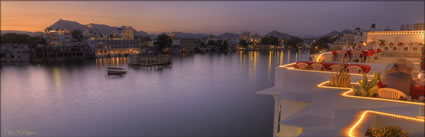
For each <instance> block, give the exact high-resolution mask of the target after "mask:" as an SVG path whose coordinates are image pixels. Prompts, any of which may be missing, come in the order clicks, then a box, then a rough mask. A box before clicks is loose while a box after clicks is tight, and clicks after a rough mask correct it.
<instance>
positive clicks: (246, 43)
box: [239, 39, 248, 48]
mask: <svg viewBox="0 0 425 137" xmlns="http://www.w3.org/2000/svg"><path fill="white" fill-rule="evenodd" d="M239 46H241V47H243V48H247V47H248V42H246V41H245V40H243V39H241V40H240V41H239Z"/></svg>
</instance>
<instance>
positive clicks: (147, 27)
mask: <svg viewBox="0 0 425 137" xmlns="http://www.w3.org/2000/svg"><path fill="white" fill-rule="evenodd" d="M60 18H61V19H64V20H73V21H77V22H80V23H81V24H88V23H97V24H107V25H112V26H122V25H128V26H132V27H134V28H135V29H137V30H141V31H145V32H148V33H159V32H170V31H180V32H195V33H211V34H219V33H223V32H235V33H240V32H242V31H245V30H247V31H251V32H257V33H259V34H264V33H267V32H270V31H272V30H277V31H281V32H285V33H289V34H294V35H298V36H306V35H321V34H325V33H328V32H330V31H333V30H339V31H341V30H343V29H353V28H355V27H362V28H367V27H369V26H370V24H371V23H376V24H377V26H378V27H385V26H389V27H390V28H393V29H399V26H400V24H413V23H423V22H424V2H423V1H416V2H370V1H364V2H360V1H351V2H292V1H280V2H279V1H274V2H271V1H268V2H260V1H251V2H247V1H231V2H220V1H209V2H200V1H177V2H169V1H161V2H152V1H125V2H117V1H113V2H107V1H92V2H81V1H66V2H65V1H64V2H58V1H56V2H47V1H36V2H28V1H20V2H11V1H2V2H1V29H2V30H23V31H41V30H43V29H44V28H46V27H48V26H49V25H51V24H53V23H54V22H56V21H57V20H59V19H60Z"/></svg>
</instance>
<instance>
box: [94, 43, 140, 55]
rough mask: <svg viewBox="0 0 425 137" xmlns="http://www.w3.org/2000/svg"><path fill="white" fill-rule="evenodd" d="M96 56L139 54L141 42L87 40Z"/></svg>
mask: <svg viewBox="0 0 425 137" xmlns="http://www.w3.org/2000/svg"><path fill="white" fill-rule="evenodd" d="M89 47H90V48H92V49H94V53H95V55H96V57H111V56H126V55H132V54H139V53H140V48H141V47H142V44H141V43H140V41H138V40H89Z"/></svg>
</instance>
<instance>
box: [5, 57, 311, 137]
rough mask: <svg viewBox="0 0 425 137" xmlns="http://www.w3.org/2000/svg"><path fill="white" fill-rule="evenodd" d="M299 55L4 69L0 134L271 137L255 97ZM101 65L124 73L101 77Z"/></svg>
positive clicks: (267, 108)
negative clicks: (160, 64)
mask: <svg viewBox="0 0 425 137" xmlns="http://www.w3.org/2000/svg"><path fill="white" fill-rule="evenodd" d="M299 55H300V54H299V53H288V52H236V53H229V54H197V55H193V56H182V57H174V59H173V64H172V65H171V66H169V67H137V66H131V65H130V66H129V65H127V64H126V59H125V58H113V59H97V60H96V61H90V62H88V63H84V64H78V65H77V64H73V65H31V64H26V65H22V64H21V65H2V67H1V124H2V125H1V128H2V135H3V136H14V135H13V133H17V132H16V131H17V130H26V131H30V132H35V133H36V135H35V136H272V130H273V129H272V126H273V107H274V106H273V105H274V101H273V98H272V97H270V96H264V95H256V94H255V92H256V91H258V90H261V89H265V88H268V87H271V86H273V81H274V76H273V75H274V68H275V67H276V66H278V65H279V64H285V63H287V62H293V61H295V60H306V59H308V55H307V53H303V54H301V56H299ZM288 56H289V58H288ZM107 66H121V67H125V68H127V69H128V72H127V74H126V75H125V76H123V77H119V76H107V75H106V71H105V68H106V67H107ZM15 135H16V134H15Z"/></svg>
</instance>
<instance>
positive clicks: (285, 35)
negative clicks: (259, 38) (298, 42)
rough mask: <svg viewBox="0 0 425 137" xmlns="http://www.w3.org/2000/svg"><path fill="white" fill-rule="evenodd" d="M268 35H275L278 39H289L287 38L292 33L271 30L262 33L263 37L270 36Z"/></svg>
mask: <svg viewBox="0 0 425 137" xmlns="http://www.w3.org/2000/svg"><path fill="white" fill-rule="evenodd" d="M270 36H273V37H276V38H279V39H289V38H291V37H293V36H292V35H289V34H286V33H282V32H279V31H272V32H269V33H267V34H266V35H264V37H270Z"/></svg>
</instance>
